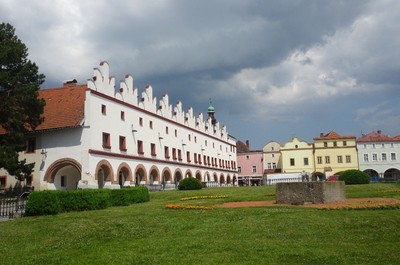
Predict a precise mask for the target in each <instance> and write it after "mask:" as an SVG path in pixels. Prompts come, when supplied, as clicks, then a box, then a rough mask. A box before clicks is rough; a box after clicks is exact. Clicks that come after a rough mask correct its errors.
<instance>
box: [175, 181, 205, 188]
mask: <svg viewBox="0 0 400 265" xmlns="http://www.w3.org/2000/svg"><path fill="white" fill-rule="evenodd" d="M201 188H202V185H201V182H200V180H198V179H196V178H185V179H183V180H181V181H180V182H179V185H178V189H179V190H200V189H201Z"/></svg>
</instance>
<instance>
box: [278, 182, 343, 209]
mask: <svg viewBox="0 0 400 265" xmlns="http://www.w3.org/2000/svg"><path fill="white" fill-rule="evenodd" d="M275 194H276V203H277V204H293V205H302V204H320V203H329V202H338V201H344V200H345V199H346V192H345V184H344V182H343V181H322V182H318V181H313V182H292V183H277V184H276V191H275Z"/></svg>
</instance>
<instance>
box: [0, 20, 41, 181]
mask: <svg viewBox="0 0 400 265" xmlns="http://www.w3.org/2000/svg"><path fill="white" fill-rule="evenodd" d="M27 56H28V48H27V47H26V46H25V44H24V43H22V42H21V40H20V39H18V37H17V36H16V35H15V29H14V27H13V26H12V25H10V24H8V23H1V24H0V126H1V127H2V128H3V130H5V131H6V133H5V134H4V133H3V134H1V135H0V168H4V169H5V170H7V171H8V173H9V174H10V175H14V176H15V177H16V178H17V179H19V180H24V178H25V176H28V175H30V174H31V173H32V170H33V166H34V163H31V164H27V163H26V160H19V155H18V152H21V151H23V150H25V143H26V134H27V133H28V132H30V131H32V130H34V129H35V128H36V127H37V126H38V125H39V124H40V123H41V122H42V121H43V117H41V114H42V113H43V108H44V105H45V101H44V100H43V99H39V98H38V90H39V89H40V85H41V84H42V83H43V82H44V78H45V76H44V75H43V74H39V73H38V69H39V68H38V67H37V66H36V64H35V63H33V62H31V61H30V60H28V59H27Z"/></svg>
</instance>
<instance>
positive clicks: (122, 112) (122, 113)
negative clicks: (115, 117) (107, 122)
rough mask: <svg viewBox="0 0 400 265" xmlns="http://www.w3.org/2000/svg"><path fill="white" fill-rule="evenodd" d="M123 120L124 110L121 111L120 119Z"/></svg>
mask: <svg viewBox="0 0 400 265" xmlns="http://www.w3.org/2000/svg"><path fill="white" fill-rule="evenodd" d="M124 120H125V112H124V111H121V121H124Z"/></svg>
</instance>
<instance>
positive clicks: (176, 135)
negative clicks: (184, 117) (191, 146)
mask: <svg viewBox="0 0 400 265" xmlns="http://www.w3.org/2000/svg"><path fill="white" fill-rule="evenodd" d="M175 137H178V130H177V129H175Z"/></svg>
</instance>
